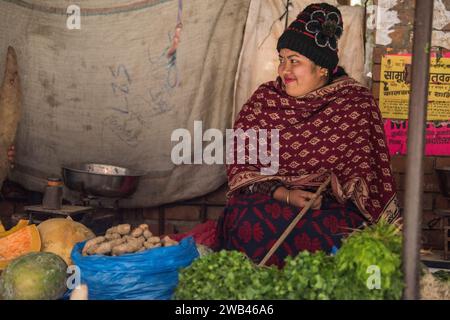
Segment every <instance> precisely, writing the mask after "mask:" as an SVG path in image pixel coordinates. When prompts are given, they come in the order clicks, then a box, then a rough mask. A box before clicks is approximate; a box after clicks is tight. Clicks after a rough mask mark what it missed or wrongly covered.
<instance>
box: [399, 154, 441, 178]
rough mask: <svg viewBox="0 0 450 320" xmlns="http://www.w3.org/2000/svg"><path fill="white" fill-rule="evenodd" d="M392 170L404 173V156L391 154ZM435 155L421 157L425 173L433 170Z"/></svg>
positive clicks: (430, 172)
mask: <svg viewBox="0 0 450 320" xmlns="http://www.w3.org/2000/svg"><path fill="white" fill-rule="evenodd" d="M391 165H392V170H393V171H394V172H395V173H406V156H398V155H393V156H391ZM434 167H435V157H425V158H423V172H424V173H425V174H432V173H434V172H435V170H434Z"/></svg>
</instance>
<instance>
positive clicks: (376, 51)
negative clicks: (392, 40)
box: [372, 47, 386, 64]
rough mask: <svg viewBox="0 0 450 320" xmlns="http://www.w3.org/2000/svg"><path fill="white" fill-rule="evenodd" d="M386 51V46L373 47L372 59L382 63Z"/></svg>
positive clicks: (374, 61)
mask: <svg viewBox="0 0 450 320" xmlns="http://www.w3.org/2000/svg"><path fill="white" fill-rule="evenodd" d="M385 53H386V48H385V47H375V48H373V55H372V61H373V63H375V64H381V59H382V58H383V55H384V54H385Z"/></svg>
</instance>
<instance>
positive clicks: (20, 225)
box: [0, 219, 28, 239]
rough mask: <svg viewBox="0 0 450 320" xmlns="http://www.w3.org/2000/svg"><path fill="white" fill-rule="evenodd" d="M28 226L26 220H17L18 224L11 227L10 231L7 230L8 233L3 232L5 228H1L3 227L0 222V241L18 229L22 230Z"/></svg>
mask: <svg viewBox="0 0 450 320" xmlns="http://www.w3.org/2000/svg"><path fill="white" fill-rule="evenodd" d="M27 225H28V220H22V219H21V220H19V222H18V223H17V224H16V225H15V226H14V227H12V228H11V229H9V230H8V231H6V230H5V228H4V227H3V225H2V224H1V222H0V239H1V238H4V237H6V236H9V235H10V234H12V233H14V232H16V231H17V230H19V229H22V228H23V227H26V226H27Z"/></svg>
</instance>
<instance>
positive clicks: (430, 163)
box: [423, 157, 436, 174]
mask: <svg viewBox="0 0 450 320" xmlns="http://www.w3.org/2000/svg"><path fill="white" fill-rule="evenodd" d="M435 163H436V158H435V157H425V158H424V159H423V172H424V173H425V174H427V173H434V172H435V171H434V167H435Z"/></svg>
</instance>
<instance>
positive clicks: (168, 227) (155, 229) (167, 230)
mask: <svg viewBox="0 0 450 320" xmlns="http://www.w3.org/2000/svg"><path fill="white" fill-rule="evenodd" d="M144 223H146V224H148V228H149V229H150V231H151V232H152V233H153V234H154V235H156V236H161V234H160V233H159V223H158V221H154V220H146V221H144ZM174 233H175V225H174V224H173V223H171V222H168V221H166V223H165V224H164V233H163V234H174Z"/></svg>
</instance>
